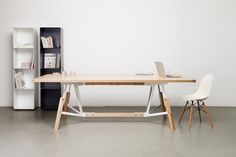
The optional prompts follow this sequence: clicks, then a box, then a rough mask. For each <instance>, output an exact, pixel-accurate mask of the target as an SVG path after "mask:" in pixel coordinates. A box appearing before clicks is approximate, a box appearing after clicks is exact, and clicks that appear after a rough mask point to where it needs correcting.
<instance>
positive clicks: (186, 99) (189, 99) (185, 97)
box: [182, 93, 207, 101]
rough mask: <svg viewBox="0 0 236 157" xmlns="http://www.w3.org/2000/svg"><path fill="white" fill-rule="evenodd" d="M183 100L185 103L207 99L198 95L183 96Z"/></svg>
mask: <svg viewBox="0 0 236 157" xmlns="http://www.w3.org/2000/svg"><path fill="white" fill-rule="evenodd" d="M182 99H183V100H185V101H191V100H205V99H207V97H205V96H204V95H200V94H197V93H196V94H189V95H185V96H183V97H182Z"/></svg>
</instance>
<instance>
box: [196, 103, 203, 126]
mask: <svg viewBox="0 0 236 157" xmlns="http://www.w3.org/2000/svg"><path fill="white" fill-rule="evenodd" d="M200 107H201V106H200V103H199V101H197V109H198V114H199V120H200V123H201V122H202V117H201V109H200Z"/></svg>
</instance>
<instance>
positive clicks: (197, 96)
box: [179, 74, 213, 128]
mask: <svg viewBox="0 0 236 157" xmlns="http://www.w3.org/2000/svg"><path fill="white" fill-rule="evenodd" d="M212 81H213V75H211V74H206V75H205V76H204V77H203V78H202V80H201V82H200V85H199V87H198V90H197V91H196V92H195V93H194V94H191V95H186V96H184V97H183V99H184V100H185V101H187V102H186V104H185V107H184V110H183V111H182V113H181V116H180V119H179V124H180V122H181V120H182V118H183V115H184V113H185V111H187V110H189V122H188V127H189V128H191V123H192V114H193V113H194V112H195V111H196V110H198V114H199V118H200V122H202V119H201V111H202V112H203V113H205V114H206V116H207V118H208V122H209V124H210V125H211V126H212V127H213V123H212V118H211V116H210V114H209V112H208V109H207V107H206V106H205V103H204V100H206V99H207V98H208V97H209V95H210V91H211V85H212Z"/></svg>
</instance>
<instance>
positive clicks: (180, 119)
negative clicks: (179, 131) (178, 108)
mask: <svg viewBox="0 0 236 157" xmlns="http://www.w3.org/2000/svg"><path fill="white" fill-rule="evenodd" d="M187 105H188V101H187V102H186V104H185V106H184V109H183V111H182V113H181V115H180V118H179V124H180V123H181V121H182V118H183V115H184V113H185V111H186V108H187Z"/></svg>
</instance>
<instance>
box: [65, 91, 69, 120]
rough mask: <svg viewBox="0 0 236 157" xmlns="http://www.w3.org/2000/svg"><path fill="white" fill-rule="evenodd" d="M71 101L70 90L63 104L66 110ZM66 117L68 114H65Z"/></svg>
mask: <svg viewBox="0 0 236 157" xmlns="http://www.w3.org/2000/svg"><path fill="white" fill-rule="evenodd" d="M69 102H70V92H66V96H65V103H64V105H63V111H64V112H67V111H68V105H69ZM64 117H66V115H64Z"/></svg>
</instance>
